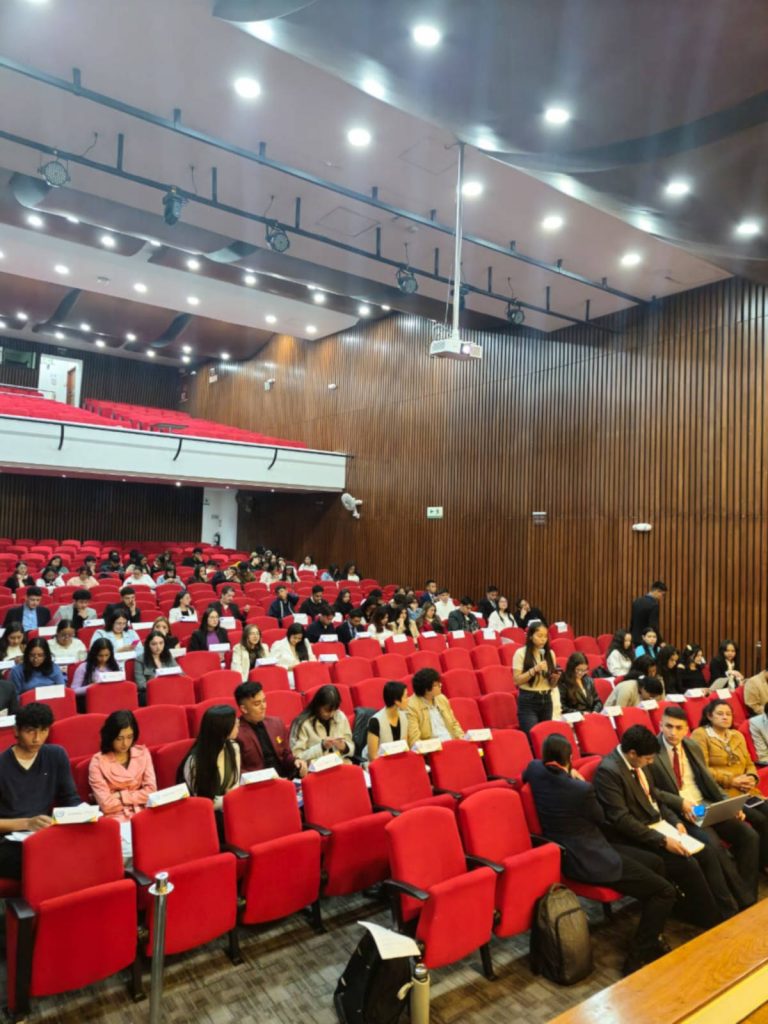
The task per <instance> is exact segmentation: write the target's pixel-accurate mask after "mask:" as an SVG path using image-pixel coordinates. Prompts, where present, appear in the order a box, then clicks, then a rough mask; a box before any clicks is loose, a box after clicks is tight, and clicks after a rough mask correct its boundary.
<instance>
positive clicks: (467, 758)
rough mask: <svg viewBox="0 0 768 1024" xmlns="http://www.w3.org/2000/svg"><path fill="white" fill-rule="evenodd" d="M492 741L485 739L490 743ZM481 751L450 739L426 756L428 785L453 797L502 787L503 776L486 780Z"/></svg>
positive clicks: (462, 741)
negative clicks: (429, 780) (430, 771)
mask: <svg viewBox="0 0 768 1024" xmlns="http://www.w3.org/2000/svg"><path fill="white" fill-rule="evenodd" d="M492 742H493V741H489V745H490V743H492ZM482 755H483V751H482V750H481V749H480V748H479V747H478V746H477V745H476V744H474V743H469V742H467V741H466V740H451V742H450V743H444V744H443V749H442V750H436V751H435V752H434V753H433V754H430V755H429V766H430V768H431V770H432V786H433V788H434V790H435V792H436V793H450V794H451V796H453V797H455V798H456V799H457V800H462V799H464V797H467V796H470V795H471V794H472V793H476V792H478V791H479V790H483V789H497V788H502V789H504V788H506V787H507V786H508V785H509V783H508V782H507V781H506V780H505V779H489V778H488V776H487V775H486V773H485V769H484V768H483V759H482Z"/></svg>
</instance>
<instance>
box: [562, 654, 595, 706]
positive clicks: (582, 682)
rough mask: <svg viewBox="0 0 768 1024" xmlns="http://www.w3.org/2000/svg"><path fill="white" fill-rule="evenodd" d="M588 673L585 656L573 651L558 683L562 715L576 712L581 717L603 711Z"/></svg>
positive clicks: (587, 662)
mask: <svg viewBox="0 0 768 1024" xmlns="http://www.w3.org/2000/svg"><path fill="white" fill-rule="evenodd" d="M588 672H589V661H588V660H587V656H586V654H582V653H581V651H574V653H573V654H572V655H571V656H570V657H569V658H568V661H567V663H566V666H565V672H563V674H562V676H561V677H560V682H559V683H558V689H559V691H560V707H561V710H562V713H563V714H569V713H573V712H577V711H578V712H580V713H581V714H582V715H586V714H589V713H590V712H592V711H595V712H597V711H602V710H603V702H602V701H601V700H600V697H599V696H598V694H597V690H596V689H595V684H594V683H593V682H592V680H591V679H590V677H589V675H588V674H587V673H588Z"/></svg>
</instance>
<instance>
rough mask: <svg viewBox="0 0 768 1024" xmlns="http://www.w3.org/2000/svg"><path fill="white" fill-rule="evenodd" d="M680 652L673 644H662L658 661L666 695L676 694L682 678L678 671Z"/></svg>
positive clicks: (659, 673)
mask: <svg viewBox="0 0 768 1024" xmlns="http://www.w3.org/2000/svg"><path fill="white" fill-rule="evenodd" d="M679 661H680V652H679V651H678V649H677V648H676V647H675V646H673V645H672V644H662V645H661V647H660V648H659V654H658V657H657V659H656V664H657V665H658V675H659V677H660V679H661V681H662V683H663V684H664V692H665V693H676V692H677V689H676V688H677V686H678V685H679V680H680V676H679V674H678V671H677V667H678V662H679Z"/></svg>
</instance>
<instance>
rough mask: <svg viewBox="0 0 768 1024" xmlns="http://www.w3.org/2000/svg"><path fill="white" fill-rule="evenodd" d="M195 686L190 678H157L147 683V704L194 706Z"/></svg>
mask: <svg viewBox="0 0 768 1024" xmlns="http://www.w3.org/2000/svg"><path fill="white" fill-rule="evenodd" d="M194 703H195V684H194V681H193V680H192V679H191V678H190V677H189V676H183V675H182V676H156V677H155V678H154V679H149V680H148V681H147V704H148V705H152V704H194Z"/></svg>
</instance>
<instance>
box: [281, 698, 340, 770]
mask: <svg viewBox="0 0 768 1024" xmlns="http://www.w3.org/2000/svg"><path fill="white" fill-rule="evenodd" d="M297 722H298V719H297V721H296V722H294V723H293V725H292V726H291V736H290V746H291V748H292V750H293V756H294V757H300V758H301V759H302V760H303V761H314V760H315V758H317V757H322V756H323V754H326V753H332V751H326V750H323V740H327V739H331V740H336V739H342V740H344V742H345V743H346V744H347V750H346V753H344V754H341V752H340V751H339V752H338V753H339V754H340V756H341V757H343V758H344V760H345V761H351V760H352V755H353V754H354V752H355V742H354V740H353V739H352V730H351V728H350V726H349V719H348V718H347V716H346V715H345V714H344V712H343V711H341V709H339V710H337V711H334V713H333V718H332V719H331V727H330V731H328V732H326V730H325V728H324V727H323V726H321V725H320V723H319V722H318V721H317V719H316V718H312V717H308V718H305V719H304V720H303V721H302V722H301V724H300V725H298V726H297Z"/></svg>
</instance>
